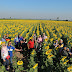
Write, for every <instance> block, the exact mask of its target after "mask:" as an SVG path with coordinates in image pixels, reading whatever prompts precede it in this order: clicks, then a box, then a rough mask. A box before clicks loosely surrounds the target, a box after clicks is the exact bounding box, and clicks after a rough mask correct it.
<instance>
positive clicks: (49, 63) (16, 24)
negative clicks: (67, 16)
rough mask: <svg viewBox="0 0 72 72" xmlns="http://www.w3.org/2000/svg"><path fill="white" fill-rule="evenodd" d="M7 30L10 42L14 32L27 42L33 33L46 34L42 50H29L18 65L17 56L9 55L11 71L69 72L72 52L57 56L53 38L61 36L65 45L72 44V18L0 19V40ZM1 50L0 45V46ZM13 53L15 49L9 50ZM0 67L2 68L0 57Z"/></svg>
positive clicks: (70, 71)
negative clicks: (11, 60) (57, 19)
mask: <svg viewBox="0 0 72 72" xmlns="http://www.w3.org/2000/svg"><path fill="white" fill-rule="evenodd" d="M7 33H8V34H9V36H10V37H11V41H12V45H13V46H14V38H15V35H18V34H21V36H22V37H24V38H26V40H27V42H28V41H29V39H31V38H32V37H33V34H34V33H36V35H37V37H38V36H39V35H42V34H43V33H45V35H46V36H47V37H48V38H47V39H45V41H44V42H43V43H42V50H41V52H40V53H37V52H36V51H35V50H33V51H32V52H31V55H30V58H28V57H27V58H26V59H21V60H22V61H23V64H22V65H18V63H17V62H18V60H20V59H18V58H17V56H16V55H15V54H14V56H13V70H12V71H11V72H14V71H15V72H72V56H71V57H70V58H67V57H65V56H61V57H60V56H59V54H58V51H59V48H58V47H57V48H54V47H53V43H54V42H55V40H58V41H59V40H60V39H63V42H64V44H65V45H67V47H68V48H69V49H71V47H72V22H67V21H48V20H0V40H1V39H2V37H3V35H6V34H7ZM0 50H1V48H0ZM13 53H15V51H13ZM0 71H1V72H4V71H5V72H6V70H5V67H4V66H3V64H2V63H1V60H0Z"/></svg>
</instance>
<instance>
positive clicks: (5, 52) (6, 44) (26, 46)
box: [1, 33, 47, 70]
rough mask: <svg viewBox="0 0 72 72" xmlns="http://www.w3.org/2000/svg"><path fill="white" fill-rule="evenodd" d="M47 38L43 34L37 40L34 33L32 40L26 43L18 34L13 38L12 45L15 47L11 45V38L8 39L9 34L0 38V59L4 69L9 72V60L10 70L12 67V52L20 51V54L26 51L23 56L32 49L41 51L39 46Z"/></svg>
mask: <svg viewBox="0 0 72 72" xmlns="http://www.w3.org/2000/svg"><path fill="white" fill-rule="evenodd" d="M46 38H47V36H46V35H45V33H43V35H42V36H41V35H39V37H38V38H37V36H36V34H35V33H34V35H33V38H32V39H30V40H29V42H27V40H26V39H25V38H23V37H22V36H21V35H20V34H19V35H18V36H17V35H16V36H15V38H14V43H15V46H13V45H12V42H11V37H9V34H7V35H6V36H5V35H4V36H3V38H2V48H1V58H2V59H3V64H4V65H5V67H6V69H7V70H9V60H10V68H13V66H12V63H13V62H12V57H13V50H15V51H20V52H21V53H24V52H25V51H24V50H26V51H27V52H26V53H25V54H27V53H28V54H29V56H30V53H31V51H32V50H33V49H41V44H42V42H43V40H45V39H46Z"/></svg>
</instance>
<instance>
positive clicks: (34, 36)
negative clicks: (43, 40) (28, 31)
mask: <svg viewBox="0 0 72 72" xmlns="http://www.w3.org/2000/svg"><path fill="white" fill-rule="evenodd" d="M33 38H34V43H35V41H36V38H37V36H36V34H35V33H34V35H33Z"/></svg>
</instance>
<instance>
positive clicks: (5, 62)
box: [1, 43, 9, 70]
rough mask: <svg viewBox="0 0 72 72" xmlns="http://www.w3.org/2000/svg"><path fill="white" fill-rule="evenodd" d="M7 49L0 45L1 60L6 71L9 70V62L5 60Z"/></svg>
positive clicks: (4, 45)
mask: <svg viewBox="0 0 72 72" xmlns="http://www.w3.org/2000/svg"><path fill="white" fill-rule="evenodd" d="M7 56H8V49H7V46H6V44H5V43H3V44H2V48H1V57H2V59H3V64H4V65H5V66H6V68H7V70H9V60H7V58H6V57H7Z"/></svg>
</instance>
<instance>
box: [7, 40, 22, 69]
mask: <svg viewBox="0 0 72 72" xmlns="http://www.w3.org/2000/svg"><path fill="white" fill-rule="evenodd" d="M7 49H8V52H9V55H10V67H11V68H12V63H13V62H12V57H13V53H12V52H13V50H16V51H21V49H20V50H19V49H16V48H15V47H13V46H12V45H11V41H9V42H8V45H7Z"/></svg>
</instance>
